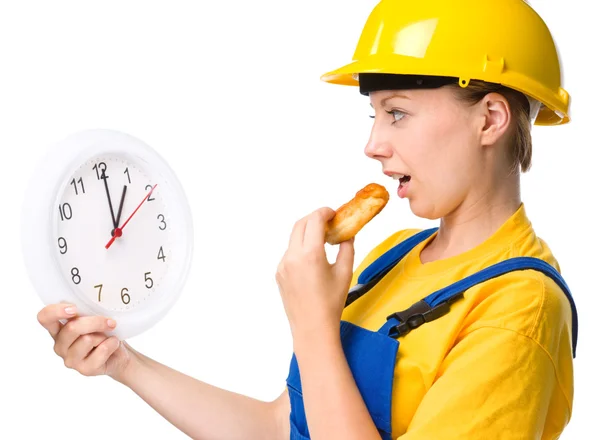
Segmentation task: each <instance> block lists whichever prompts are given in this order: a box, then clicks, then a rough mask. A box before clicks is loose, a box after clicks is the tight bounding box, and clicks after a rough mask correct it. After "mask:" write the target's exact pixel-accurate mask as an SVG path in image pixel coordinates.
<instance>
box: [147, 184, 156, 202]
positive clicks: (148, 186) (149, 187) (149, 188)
mask: <svg viewBox="0 0 600 440" xmlns="http://www.w3.org/2000/svg"><path fill="white" fill-rule="evenodd" d="M145 189H146V191H149V190H151V189H152V185H146V188H145ZM154 200H155V199H153V198H152V196H150V197H148V201H149V202H153V201H154Z"/></svg>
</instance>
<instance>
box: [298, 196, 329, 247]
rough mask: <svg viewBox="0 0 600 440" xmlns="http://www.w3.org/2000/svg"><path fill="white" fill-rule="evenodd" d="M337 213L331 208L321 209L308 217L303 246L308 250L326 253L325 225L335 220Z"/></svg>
mask: <svg viewBox="0 0 600 440" xmlns="http://www.w3.org/2000/svg"><path fill="white" fill-rule="evenodd" d="M334 215H335V211H334V210H333V209H331V208H327V207H324V208H320V209H317V210H316V211H314V212H313V213H312V214H310V215H309V216H308V217H307V222H306V227H305V231H304V242H303V246H304V248H307V249H314V250H317V249H323V253H324V252H325V248H324V244H325V225H326V223H327V221H329V220H330V219H332V218H333V216H334Z"/></svg>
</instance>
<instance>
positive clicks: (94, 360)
mask: <svg viewBox="0 0 600 440" xmlns="http://www.w3.org/2000/svg"><path fill="white" fill-rule="evenodd" d="M88 336H89V338H88ZM119 345H120V341H119V339H118V338H117V337H116V336H111V337H110V338H107V337H106V336H105V335H100V334H94V335H84V336H82V337H81V338H79V339H78V340H77V341H76V342H75V343H74V344H73V345H72V346H71V348H70V349H69V353H68V354H67V357H66V358H65V366H67V367H68V368H72V369H74V370H77V371H79V372H80V373H81V374H83V375H84V376H95V375H98V374H105V373H106V363H107V361H108V359H109V358H110V357H111V356H112V355H113V353H114V352H115V351H116V350H117V349H118V348H119ZM83 353H85V354H86V355H87V356H86V357H83V356H82V354H83Z"/></svg>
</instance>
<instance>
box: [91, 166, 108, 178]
mask: <svg viewBox="0 0 600 440" xmlns="http://www.w3.org/2000/svg"><path fill="white" fill-rule="evenodd" d="M92 169H93V170H94V171H96V177H97V178H98V180H100V179H106V178H107V177H108V176H107V175H106V164H105V163H104V162H100V163H99V164H96V165H94V167H93V168H92Z"/></svg>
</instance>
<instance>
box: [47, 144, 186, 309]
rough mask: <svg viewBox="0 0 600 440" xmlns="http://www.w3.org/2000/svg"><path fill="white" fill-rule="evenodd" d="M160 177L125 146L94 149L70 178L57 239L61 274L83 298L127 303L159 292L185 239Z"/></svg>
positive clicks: (61, 198)
mask: <svg viewBox="0 0 600 440" xmlns="http://www.w3.org/2000/svg"><path fill="white" fill-rule="evenodd" d="M159 181H161V182H162V180H160V179H159V178H158V176H153V175H152V173H151V171H150V170H149V169H148V168H147V164H146V163H145V162H142V161H141V160H137V159H136V158H135V157H130V156H127V155H120V154H102V155H98V156H96V157H91V158H89V160H87V161H85V162H84V163H83V164H82V165H81V166H80V167H79V168H78V169H77V170H76V171H75V172H74V173H72V174H71V175H69V176H68V177H67V178H66V180H65V182H64V185H63V190H62V193H61V194H59V195H58V197H57V202H56V203H55V206H54V207H53V209H54V214H53V216H54V218H55V225H56V227H55V231H54V234H55V236H54V237H53V238H54V243H53V246H54V248H55V253H56V260H57V261H58V267H59V270H60V272H61V275H62V276H63V277H64V279H65V281H66V283H67V284H68V285H70V286H71V287H72V289H73V291H74V292H75V294H76V295H78V296H79V297H80V298H81V299H82V300H83V301H85V302H86V303H88V304H93V305H94V306H95V307H98V306H100V307H102V308H104V309H106V310H110V311H127V310H133V309H139V308H141V307H143V306H144V305H145V304H147V303H148V302H150V300H151V299H152V298H153V296H156V295H159V294H160V292H161V289H160V288H161V283H162V282H163V281H164V280H165V277H166V276H167V275H168V271H169V266H170V265H171V264H172V262H173V259H176V258H178V257H179V256H181V252H183V246H181V243H178V241H177V239H176V238H175V237H176V234H174V233H173V225H172V224H171V216H170V212H169V200H164V198H163V194H164V192H163V193H161V185H160V184H159V185H157V186H156V187H155V188H154V189H153V190H152V188H153V187H154V186H155V185H156V184H157V183H158V182H159ZM151 190H152V191H151ZM150 192H151V193H150ZM149 193H150V196H148V194H149ZM136 209H137V210H136ZM119 232H120V234H119ZM114 235H116V236H114Z"/></svg>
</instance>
